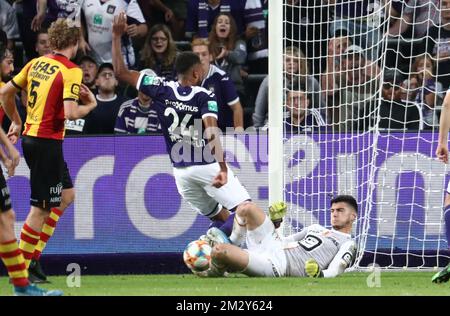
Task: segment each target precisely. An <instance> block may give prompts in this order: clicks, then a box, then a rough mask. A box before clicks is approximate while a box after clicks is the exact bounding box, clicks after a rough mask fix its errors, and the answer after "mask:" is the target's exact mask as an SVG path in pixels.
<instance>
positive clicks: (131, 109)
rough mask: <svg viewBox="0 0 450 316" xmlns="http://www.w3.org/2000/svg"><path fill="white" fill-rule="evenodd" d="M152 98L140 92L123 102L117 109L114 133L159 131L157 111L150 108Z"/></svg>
mask: <svg viewBox="0 0 450 316" xmlns="http://www.w3.org/2000/svg"><path fill="white" fill-rule="evenodd" d="M151 103H152V99H151V98H150V97H149V96H147V95H145V94H144V93H142V92H139V93H138V96H137V98H135V99H133V100H128V101H126V102H124V103H123V104H122V105H121V106H120V109H119V114H118V115H117V119H116V126H115V127H114V133H116V134H148V133H155V132H161V126H160V124H159V120H158V113H156V111H155V110H153V109H152V108H151Z"/></svg>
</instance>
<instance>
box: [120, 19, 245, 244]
mask: <svg viewBox="0 0 450 316" xmlns="http://www.w3.org/2000/svg"><path fill="white" fill-rule="evenodd" d="M125 30H126V16H125V15H124V14H120V15H119V16H117V17H116V18H115V19H114V24H113V45H112V46H113V48H112V56H113V64H114V69H115V71H116V75H117V77H118V78H119V79H120V80H122V81H125V82H126V83H128V84H130V85H134V86H136V87H137V89H138V90H139V91H140V92H143V93H144V94H146V95H148V96H149V97H151V98H152V100H153V103H152V108H153V109H154V110H156V112H157V115H158V119H159V122H160V124H161V129H162V132H163V135H164V138H165V141H166V145H167V151H168V153H169V156H170V159H171V161H172V164H173V167H174V169H173V170H174V176H175V181H176V184H177V188H178V192H179V193H180V194H181V196H183V198H184V199H186V201H188V203H189V204H190V205H191V206H192V208H193V209H194V210H196V211H197V212H199V213H201V214H203V215H204V216H207V217H209V218H210V219H211V220H212V221H213V222H215V224H216V226H217V227H219V226H220V229H221V230H218V229H217V227H212V228H211V231H212V232H214V233H215V234H222V235H223V233H225V234H226V235H230V234H231V230H232V226H233V221H234V216H230V211H229V210H233V209H235V208H236V207H237V206H238V205H240V204H241V203H243V202H245V201H247V200H250V196H249V194H248V192H247V190H246V189H245V188H244V187H243V186H242V184H241V183H240V182H239V180H238V179H237V177H235V176H234V174H233V171H232V170H231V169H229V168H228V167H227V164H226V163H225V161H224V155H223V150H222V145H221V143H220V139H219V136H220V130H219V129H218V127H217V117H218V115H217V114H218V106H217V101H216V99H215V96H214V93H212V92H210V91H208V90H206V89H204V88H202V87H199V86H198V85H199V84H200V83H201V80H202V79H203V76H204V74H203V68H202V65H201V63H200V59H199V57H198V56H197V55H196V54H194V53H192V52H184V53H181V54H180V55H179V56H178V58H177V60H176V63H175V68H176V70H177V74H178V81H177V82H175V81H165V80H164V79H162V78H160V77H156V76H155V74H154V73H149V72H145V71H143V72H141V73H139V72H137V71H131V70H129V69H128V68H127V67H126V65H125V63H124V62H123V58H122V57H121V50H120V41H121V36H122V35H123V34H124V33H125ZM203 131H204V132H203ZM224 238H226V237H225V236H224ZM230 240H231V241H232V242H233V240H234V236H230Z"/></svg>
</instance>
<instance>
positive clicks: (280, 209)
mask: <svg viewBox="0 0 450 316" xmlns="http://www.w3.org/2000/svg"><path fill="white" fill-rule="evenodd" d="M286 211H287V206H286V203H284V202H282V201H281V202H275V203H273V204H272V205H271V206H269V216H270V220H271V221H272V223H273V224H274V225H275V227H276V228H278V227H280V224H281V222H282V221H283V217H284V215H286Z"/></svg>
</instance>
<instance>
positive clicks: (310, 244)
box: [196, 195, 358, 278]
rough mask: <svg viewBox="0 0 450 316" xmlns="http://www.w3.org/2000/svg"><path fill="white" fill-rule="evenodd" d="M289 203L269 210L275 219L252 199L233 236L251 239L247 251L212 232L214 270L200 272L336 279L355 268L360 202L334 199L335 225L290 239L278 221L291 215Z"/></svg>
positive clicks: (242, 207)
mask: <svg viewBox="0 0 450 316" xmlns="http://www.w3.org/2000/svg"><path fill="white" fill-rule="evenodd" d="M283 206H284V203H278V205H277V204H275V205H274V206H272V207H271V208H270V218H269V216H267V215H266V214H265V213H264V211H263V210H261V209H260V208H259V207H258V206H257V205H256V204H254V203H252V202H246V203H244V204H242V205H240V206H239V207H238V209H237V210H236V216H235V222H234V225H233V234H235V235H239V236H242V238H244V236H245V238H246V240H245V241H246V244H247V248H248V249H241V248H239V247H237V246H235V245H232V244H230V243H229V241H228V238H227V237H226V236H225V235H224V234H223V233H222V232H221V231H220V230H218V229H215V230H214V229H211V230H209V231H208V236H207V239H209V241H210V242H211V244H212V245H213V246H214V247H213V251H212V254H211V258H212V259H211V264H210V268H209V269H208V270H207V271H205V272H201V273H196V274H198V275H200V276H222V275H224V273H225V272H226V271H228V272H240V273H244V274H246V275H249V276H264V277H282V276H296V277H306V276H310V277H325V278H332V277H336V276H337V275H339V274H341V273H343V272H344V270H345V269H346V268H347V267H349V266H350V264H351V262H352V261H353V257H354V255H355V248H356V247H355V242H354V241H353V239H352V238H351V236H350V232H351V230H352V223H353V222H354V221H355V219H356V214H357V208H358V205H357V203H356V200H355V199H354V198H353V197H352V196H348V195H340V196H337V197H336V198H334V199H333V200H331V214H330V215H331V225H332V227H333V228H332V229H331V230H329V229H326V228H325V227H323V226H320V225H311V226H308V227H306V228H304V229H303V230H302V231H300V232H298V233H296V234H293V235H291V236H288V237H280V236H279V235H278V233H277V231H276V230H275V226H274V224H273V222H277V221H279V220H280V219H282V217H283V216H284V214H285V213H286V208H285V207H283Z"/></svg>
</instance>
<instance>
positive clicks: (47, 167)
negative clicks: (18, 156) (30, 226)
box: [22, 136, 73, 210]
mask: <svg viewBox="0 0 450 316" xmlns="http://www.w3.org/2000/svg"><path fill="white" fill-rule="evenodd" d="M22 149H23V156H24V157H25V161H26V162H27V165H28V168H30V184H31V197H30V204H31V205H33V206H36V207H39V208H43V209H45V210H50V208H52V207H57V206H59V205H60V204H61V193H62V190H63V189H68V188H72V187H73V185H72V180H71V178H70V174H69V170H68V169H67V164H66V163H65V161H64V155H63V150H62V140H55V139H46V138H38V137H31V136H24V137H23V138H22Z"/></svg>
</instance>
